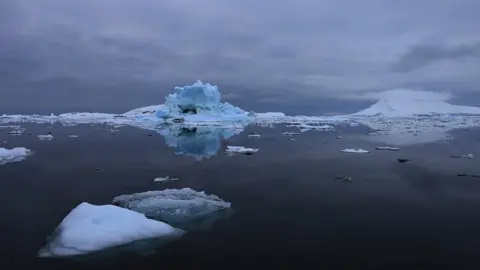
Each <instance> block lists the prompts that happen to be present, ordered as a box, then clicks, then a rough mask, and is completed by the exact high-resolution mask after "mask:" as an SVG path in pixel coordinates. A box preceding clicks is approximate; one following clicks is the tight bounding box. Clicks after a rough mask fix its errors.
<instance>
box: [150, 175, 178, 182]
mask: <svg viewBox="0 0 480 270" xmlns="http://www.w3.org/2000/svg"><path fill="white" fill-rule="evenodd" d="M178 180H179V179H178V178H175V177H170V176H165V177H161V176H159V177H155V178H154V179H153V182H157V183H159V182H173V181H178Z"/></svg>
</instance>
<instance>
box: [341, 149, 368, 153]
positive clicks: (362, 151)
mask: <svg viewBox="0 0 480 270" xmlns="http://www.w3.org/2000/svg"><path fill="white" fill-rule="evenodd" d="M340 151H342V152H344V153H356V154H365V153H369V151H367V150H364V149H352V148H346V149H343V150H340Z"/></svg>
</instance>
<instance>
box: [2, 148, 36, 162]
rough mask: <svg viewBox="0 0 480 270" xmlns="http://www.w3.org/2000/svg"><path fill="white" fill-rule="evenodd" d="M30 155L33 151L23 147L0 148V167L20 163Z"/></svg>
mask: <svg viewBox="0 0 480 270" xmlns="http://www.w3.org/2000/svg"><path fill="white" fill-rule="evenodd" d="M32 154H33V151H32V150H30V149H27V148H25V147H15V148H12V149H6V148H0V165H5V164H7V163H10V162H19V161H22V160H24V159H26V158H27V157H28V156H30V155H32Z"/></svg>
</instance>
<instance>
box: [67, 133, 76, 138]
mask: <svg viewBox="0 0 480 270" xmlns="http://www.w3.org/2000/svg"><path fill="white" fill-rule="evenodd" d="M68 137H70V138H78V135H75V134H72V135H68Z"/></svg>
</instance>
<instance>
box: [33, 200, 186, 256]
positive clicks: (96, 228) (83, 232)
mask: <svg viewBox="0 0 480 270" xmlns="http://www.w3.org/2000/svg"><path fill="white" fill-rule="evenodd" d="M183 234H184V232H183V231H182V230H180V229H177V228H174V227H172V226H170V225H168V224H166V223H164V222H161V221H156V220H151V219H148V218H146V217H145V216H144V215H143V214H140V213H137V212H134V211H130V210H128V209H124V208H121V207H118V206H114V205H92V204H89V203H86V202H83V203H81V204H80V205H78V206H77V207H76V208H74V209H73V210H72V211H70V213H69V214H68V215H67V216H66V217H65V218H64V219H63V220H62V222H61V223H60V225H58V227H57V228H56V229H55V230H54V232H53V234H52V235H51V236H50V238H49V239H48V242H47V244H46V245H45V246H44V247H43V248H41V249H40V250H39V251H38V256H39V257H62V256H74V255H83V254H89V253H92V252H95V251H101V250H105V249H108V248H112V247H119V246H122V245H126V244H132V243H134V242H136V241H141V240H147V239H155V241H156V244H158V240H164V242H165V243H167V242H170V241H172V240H173V239H176V238H178V237H180V236H182V235H183ZM160 242H162V241H160Z"/></svg>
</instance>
